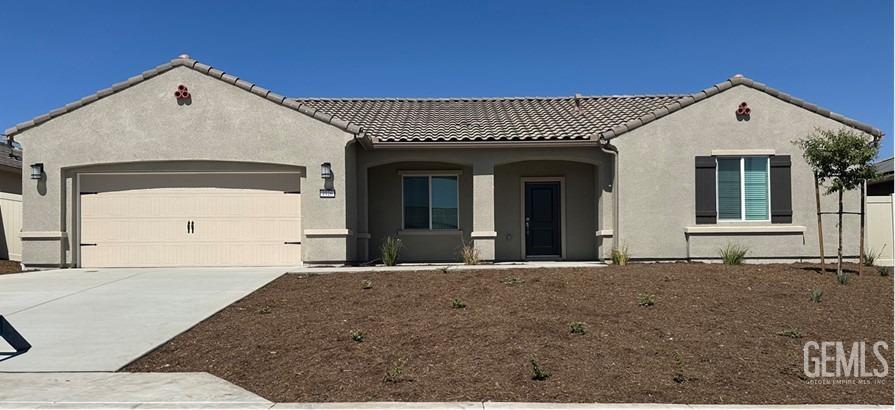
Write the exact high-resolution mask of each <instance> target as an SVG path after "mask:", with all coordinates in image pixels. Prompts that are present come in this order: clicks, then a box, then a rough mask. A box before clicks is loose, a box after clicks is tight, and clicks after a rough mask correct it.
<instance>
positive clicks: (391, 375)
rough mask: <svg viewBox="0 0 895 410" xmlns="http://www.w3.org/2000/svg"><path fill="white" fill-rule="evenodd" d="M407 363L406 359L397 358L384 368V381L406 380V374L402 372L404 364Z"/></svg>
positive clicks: (398, 381)
mask: <svg viewBox="0 0 895 410" xmlns="http://www.w3.org/2000/svg"><path fill="white" fill-rule="evenodd" d="M406 364H407V360H404V359H398V360H396V361H394V362H392V364H391V365H390V366H389V367H388V368H386V369H385V379H384V380H385V382H387V383H400V382H403V381H405V380H408V377H407V375H406V374H405V373H404V366H405V365H406Z"/></svg>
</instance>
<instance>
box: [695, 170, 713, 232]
mask: <svg viewBox="0 0 895 410" xmlns="http://www.w3.org/2000/svg"><path fill="white" fill-rule="evenodd" d="M717 221H718V209H717V207H716V206H715V157H696V223H698V224H713V223H716V222H717Z"/></svg>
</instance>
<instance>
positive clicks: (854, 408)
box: [271, 401, 889, 410]
mask: <svg viewBox="0 0 895 410" xmlns="http://www.w3.org/2000/svg"><path fill="white" fill-rule="evenodd" d="M883 407H887V408H888V407H889V406H884V405H838V404H796V405H768V406H760V405H742V404H718V405H716V404H664V403H524V402H518V403H517V402H490V401H486V402H356V403H277V404H274V405H273V406H272V407H271V408H272V409H303V410H310V409H321V410H343V409H358V410H367V409H369V410H372V409H382V410H454V409H464V410H472V409H478V410H492V409H493V410H558V409H576V410H632V409H695V410H703V409H725V410H747V409H774V410H787V409H792V410H808V409H823V410H832V409H847V410H859V409H873V410H877V409H880V408H883Z"/></svg>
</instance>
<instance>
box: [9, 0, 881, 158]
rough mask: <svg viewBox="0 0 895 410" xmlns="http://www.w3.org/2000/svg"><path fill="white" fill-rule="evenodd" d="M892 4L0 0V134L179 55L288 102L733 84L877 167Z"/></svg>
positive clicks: (815, 0)
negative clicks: (831, 131)
mask: <svg viewBox="0 0 895 410" xmlns="http://www.w3.org/2000/svg"><path fill="white" fill-rule="evenodd" d="M892 3H893V2H892V1H891V0H860V1H844V0H843V1H829V0H804V1H794V0H787V1H779V0H777V1H759V0H750V1H708V0H706V1H667V0H664V1H654V0H641V1H580V2H575V1H543V2H527V1H491V2H485V1H460V0H450V1H443V2H436V1H400V2H399V1H381V2H373V1H363V2H359V1H358V2H355V1H338V2H337V1H324V2H321V1H317V2H311V1H277V2H274V1H251V2H249V1H245V2H236V1H227V0H216V1H203V2H199V1H183V0H181V1H144V2H128V1H90V0H88V1H80V2H73V1H40V2H37V1H34V2H32V1H7V0H0V21H3V26H2V29H0V30H2V32H0V51H2V54H0V55H2V56H3V57H4V63H3V64H2V65H0V78H2V87H0V101H2V103H0V107H2V109H0V129H2V128H6V127H8V126H11V125H14V124H16V123H18V122H21V121H24V120H27V119H30V118H31V117H34V116H36V115H39V114H42V113H44V112H47V111H49V110H51V109H54V108H56V107H59V106H62V105H64V104H66V103H68V102H71V101H73V100H76V99H78V98H81V97H83V96H84V95H87V94H89V93H92V92H94V91H96V90H98V89H100V88H104V87H107V86H109V85H111V84H112V83H114V82H117V81H121V80H124V79H126V78H128V77H130V76H132V75H134V74H136V73H139V72H141V71H143V70H145V69H147V68H150V67H153V66H155V65H157V64H160V63H162V62H165V61H167V60H169V59H171V58H172V57H174V56H176V55H177V54H180V53H182V52H187V53H189V54H190V55H192V56H193V57H194V58H197V59H199V60H201V61H204V62H207V63H209V64H211V65H214V66H216V67H219V68H221V69H223V70H224V71H228V72H233V73H236V74H237V75H239V76H241V77H244V78H246V79H248V80H250V81H254V82H258V83H260V84H262V85H264V86H265V87H267V88H270V89H273V90H275V91H277V92H279V93H281V94H287V95H292V96H333V97H335V96H364V97H369V96H423V97H424V96H508V95H512V96H516V95H572V94H574V93H576V92H580V93H583V94H650V93H653V94H655V93H680V92H694V91H698V90H701V89H703V88H705V87H707V86H709V85H711V84H714V83H717V82H720V81H722V80H724V79H726V78H728V77H730V76H732V75H733V74H736V73H742V74H745V75H746V76H748V77H751V78H753V79H756V80H758V81H762V82H765V83H767V84H768V85H770V86H772V87H775V88H779V89H781V90H783V91H785V92H788V93H790V94H793V95H796V96H798V97H800V98H803V99H806V100H808V101H810V102H813V103H816V104H819V105H821V106H824V107H827V108H830V109H832V110H833V111H836V112H840V113H842V114H844V115H846V116H849V117H852V118H855V119H858V120H860V121H863V122H867V123H870V124H873V125H874V126H876V127H879V128H881V129H883V131H884V132H885V133H886V135H887V137H886V140H885V145H884V154H883V155H884V156H890V155H892V139H891V135H892V131H893V124H892V122H893V101H892V100H893V51H892V49H893V43H892V39H893V27H892V24H893V23H892V21H893V10H892V7H893V4H892ZM794 137H797V136H794Z"/></svg>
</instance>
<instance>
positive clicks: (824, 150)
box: [793, 128, 880, 275]
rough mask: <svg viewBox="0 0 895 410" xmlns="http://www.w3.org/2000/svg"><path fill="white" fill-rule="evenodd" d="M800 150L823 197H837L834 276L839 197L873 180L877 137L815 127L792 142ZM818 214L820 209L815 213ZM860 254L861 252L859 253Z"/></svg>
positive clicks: (840, 232) (840, 244)
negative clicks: (824, 189)
mask: <svg viewBox="0 0 895 410" xmlns="http://www.w3.org/2000/svg"><path fill="white" fill-rule="evenodd" d="M793 143H794V144H796V145H797V146H799V147H800V148H802V151H803V152H802V156H803V157H804V158H805V161H807V162H808V165H809V166H810V167H811V169H812V171H814V174H815V176H816V177H817V179H818V180H819V181H821V183H823V184H824V185H826V188H827V192H826V195H829V194H832V193H834V192H835V193H837V194H838V196H839V210H838V212H836V213H837V214H838V216H839V250H838V262H837V264H836V274H837V275H841V274H842V214H843V210H842V196H843V194H844V193H845V191H851V190H853V189H855V188H858V187H861V186H862V183H863V182H864V181H866V180H869V179H873V178H875V177H876V170H875V169H874V167H873V159H874V158H876V155H877V153H879V143H880V140H879V138H872V139H871V138H870V137H869V136H867V135H866V134H862V133H859V132H857V131H855V130H852V129H847V128H843V129H839V130H827V129H820V128H817V129H815V130H814V133H812V134H809V135H808V136H807V137H805V138H802V139H799V140H796V141H793ZM818 212H820V210H818ZM862 251H863V250H862Z"/></svg>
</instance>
